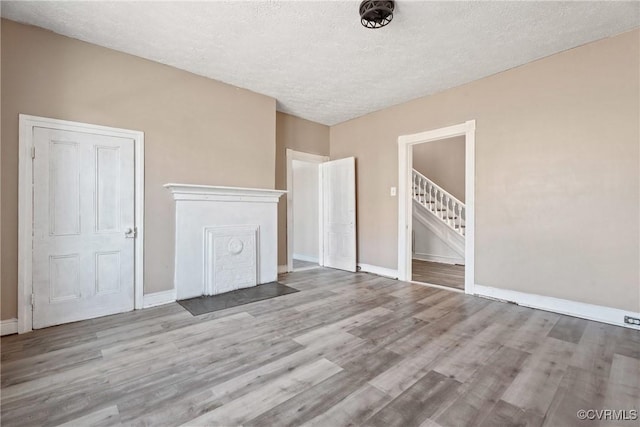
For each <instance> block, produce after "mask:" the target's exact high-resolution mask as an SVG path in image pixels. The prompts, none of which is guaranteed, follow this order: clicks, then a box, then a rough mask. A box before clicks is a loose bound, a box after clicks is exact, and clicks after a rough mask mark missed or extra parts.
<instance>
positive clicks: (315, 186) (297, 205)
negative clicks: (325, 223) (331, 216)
mask: <svg viewBox="0 0 640 427" xmlns="http://www.w3.org/2000/svg"><path fill="white" fill-rule="evenodd" d="M292 163H293V168H292V169H293V192H294V194H295V196H294V197H293V254H294V258H295V256H296V255H298V256H299V257H300V256H301V257H304V258H300V259H303V260H304V259H305V258H311V259H315V260H316V262H317V259H318V253H319V251H318V248H319V246H320V242H319V240H320V239H319V235H320V227H319V223H318V221H319V216H320V215H319V213H320V212H319V208H320V197H319V193H318V192H319V191H320V188H319V186H320V179H319V178H320V177H319V174H318V172H319V169H320V168H319V167H318V164H317V163H311V162H301V161H299V160H294V161H293V162H292ZM307 261H309V259H307Z"/></svg>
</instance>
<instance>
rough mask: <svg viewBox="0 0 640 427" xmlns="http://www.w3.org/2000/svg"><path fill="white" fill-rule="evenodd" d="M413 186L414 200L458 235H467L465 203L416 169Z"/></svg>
mask: <svg viewBox="0 0 640 427" xmlns="http://www.w3.org/2000/svg"><path fill="white" fill-rule="evenodd" d="M412 184H413V185H412V187H413V190H412V194H413V200H415V201H416V202H418V203H419V204H420V205H422V206H423V207H424V208H425V209H427V210H428V211H429V212H431V213H432V214H433V215H435V216H437V217H438V218H440V220H442V221H443V222H444V223H445V224H447V225H448V226H449V227H451V228H452V229H453V230H454V231H455V232H456V233H458V234H460V235H462V236H464V235H465V218H466V208H465V205H464V203H462V202H461V201H460V200H458V199H456V198H455V197H453V195H451V194H450V193H448V192H447V191H446V190H445V189H444V188H442V187H440V186H439V185H438V184H436V183H435V182H433V181H431V180H430V179H429V178H427V177H426V176H424V175H422V174H421V173H420V172H418V171H417V170H415V169H414V170H413V177H412Z"/></svg>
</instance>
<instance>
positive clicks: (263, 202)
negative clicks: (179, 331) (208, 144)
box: [165, 183, 286, 300]
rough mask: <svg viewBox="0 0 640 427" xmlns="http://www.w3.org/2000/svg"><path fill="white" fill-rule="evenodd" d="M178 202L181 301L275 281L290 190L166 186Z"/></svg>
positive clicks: (177, 256) (177, 274)
mask: <svg viewBox="0 0 640 427" xmlns="http://www.w3.org/2000/svg"><path fill="white" fill-rule="evenodd" d="M165 187H166V188H167V189H168V190H169V191H170V192H171V194H172V196H173V198H174V200H175V201H176V222H175V227H176V229H175V276H174V286H175V289H176V295H177V299H178V300H181V299H186V298H193V297H196V296H200V295H216V294H220V293H224V292H229V291H233V290H236V289H242V288H246V287H250V286H256V285H259V284H262V283H269V282H273V281H275V280H276V279H277V276H278V259H277V256H278V233H277V231H278V216H277V215H278V212H277V207H278V200H279V199H280V196H282V195H283V194H285V193H286V191H280V190H265V189H259V188H240V187H221V186H209V185H191V184H173V183H171V184H166V185H165Z"/></svg>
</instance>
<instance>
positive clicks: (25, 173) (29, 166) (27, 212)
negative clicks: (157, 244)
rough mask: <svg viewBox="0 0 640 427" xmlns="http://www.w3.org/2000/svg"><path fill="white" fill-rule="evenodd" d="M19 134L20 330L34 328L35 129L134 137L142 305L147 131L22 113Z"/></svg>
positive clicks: (137, 277)
mask: <svg viewBox="0 0 640 427" xmlns="http://www.w3.org/2000/svg"><path fill="white" fill-rule="evenodd" d="M19 127H20V129H19V136H18V147H19V148H18V149H19V152H18V167H19V172H18V333H19V334H21V333H24V332H29V331H31V330H32V329H33V310H32V306H31V295H32V292H33V280H32V278H33V275H32V268H33V265H32V262H33V247H32V238H33V235H32V231H33V199H32V188H33V163H32V155H31V153H32V151H31V150H32V147H33V132H34V128H36V127H44V128H48V129H56V130H66V131H73V132H83V133H93V134H99V135H108V136H115V137H120V138H130V139H133V141H134V167H135V171H134V181H135V184H134V185H135V189H134V192H135V195H134V209H135V226H136V227H137V238H136V239H135V243H134V245H135V249H134V308H135V309H140V308H142V305H143V301H142V297H143V289H144V132H140V131H135V130H129V129H119V128H113V127H107V126H99V125H93V124H87V123H80V122H72V121H67V120H58V119H50V118H46V117H37V116H30V115H26V114H20V115H19Z"/></svg>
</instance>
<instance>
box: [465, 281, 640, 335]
mask: <svg viewBox="0 0 640 427" xmlns="http://www.w3.org/2000/svg"><path fill="white" fill-rule="evenodd" d="M474 294H475V295H477V296H480V297H488V298H494V299H498V300H503V301H509V302H514V303H516V304H518V305H522V306H525V307H531V308H537V309H540V310H545V311H551V312H553V313H559V314H566V315H568V316H573V317H580V318H583V319H588V320H595V321H596V322H602V323H608V324H610V325H616V326H623V327H625V328H631V329H638V330H640V326H635V325H630V324H628V323H624V316H631V317H635V318H640V313H634V312H632V311H625V310H620V309H618V308H612V307H604V306H602V305H594V304H587V303H584V302H578V301H571V300H567V299H561V298H554V297H547V296H543V295H536V294H528V293H524V292H518V291H511V290H508V289H499V288H492V287H489V286H481V285H478V284H476V285H475V286H474Z"/></svg>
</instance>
